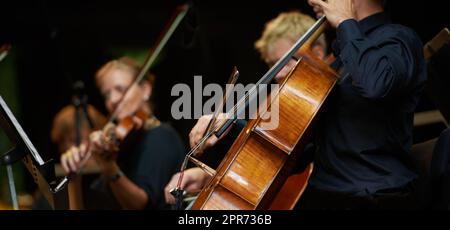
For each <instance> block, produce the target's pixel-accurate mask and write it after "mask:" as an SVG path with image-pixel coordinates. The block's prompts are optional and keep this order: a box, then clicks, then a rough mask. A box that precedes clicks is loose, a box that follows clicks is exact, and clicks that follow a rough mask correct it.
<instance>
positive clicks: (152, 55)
mask: <svg viewBox="0 0 450 230" xmlns="http://www.w3.org/2000/svg"><path fill="white" fill-rule="evenodd" d="M189 8H190V5H189V4H184V5H181V6H179V7H178V8H177V10H176V12H175V14H174V16H172V18H171V20H170V21H169V23H168V24H167V26H166V29H165V30H163V33H161V35H160V37H159V39H158V42H157V43H156V45H155V46H154V47H152V49H150V51H152V50H153V52H149V55H148V56H147V58H146V60H145V62H144V65H142V68H141V70H140V71H139V73H138V75H137V77H136V80H134V82H133V84H131V85H130V86H129V87H128V88H127V90H126V91H125V93H124V94H123V96H122V98H121V99H120V101H119V103H118V104H121V103H122V101H123V100H124V98H125V97H126V96H127V95H128V94H129V92H130V91H131V90H130V89H131V88H132V86H134V85H138V84H139V83H140V82H141V81H142V80H143V79H144V77H145V75H146V74H147V72H148V70H149V69H150V67H152V66H153V64H154V62H155V61H156V58H158V56H159V54H160V53H161V51H162V50H163V48H164V47H165V46H166V44H167V42H168V41H169V40H170V38H171V37H172V35H173V33H174V32H175V30H176V29H177V28H178V26H179V25H180V23H181V22H182V21H183V19H184V18H185V16H186V14H187V13H188V11H189ZM118 107H119V106H117V107H116V110H114V111H113V113H112V114H111V117H110V119H109V122H113V121H114V120H115V119H116V116H117V112H118V111H117V108H118Z"/></svg>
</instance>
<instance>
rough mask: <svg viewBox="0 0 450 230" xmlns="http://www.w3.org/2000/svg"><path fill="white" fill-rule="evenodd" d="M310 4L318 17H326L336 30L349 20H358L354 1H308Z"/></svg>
mask: <svg viewBox="0 0 450 230" xmlns="http://www.w3.org/2000/svg"><path fill="white" fill-rule="evenodd" d="M308 2H309V4H310V5H311V6H312V7H313V9H314V12H316V14H317V16H318V17H320V16H322V15H325V16H326V17H327V20H328V22H330V25H331V26H332V27H334V28H337V27H338V26H339V25H340V24H341V23H342V22H343V21H345V20H347V19H356V12H355V8H354V6H353V0H327V1H323V0H308Z"/></svg>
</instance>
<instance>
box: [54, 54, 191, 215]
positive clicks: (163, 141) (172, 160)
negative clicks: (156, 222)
mask: <svg viewBox="0 0 450 230" xmlns="http://www.w3.org/2000/svg"><path fill="white" fill-rule="evenodd" d="M139 70H140V66H139V65H138V64H137V63H136V62H135V61H134V60H132V59H130V58H127V57H124V58H120V59H117V60H112V61H110V62H108V63H106V64H105V65H103V66H102V67H101V68H100V69H99V70H98V71H97V73H96V76H95V79H96V82H97V86H98V87H99V89H100V92H101V94H102V95H103V97H104V100H105V106H106V108H107V110H108V111H109V112H110V113H112V112H113V111H117V112H118V113H117V118H118V120H121V119H123V118H126V117H129V116H133V115H134V114H135V113H136V112H137V111H145V112H146V113H147V114H149V116H148V117H147V118H146V119H144V120H140V119H138V118H137V117H134V116H133V122H135V125H136V127H137V128H135V129H136V130H137V131H134V135H132V134H130V135H129V136H130V137H129V136H127V137H126V141H125V142H124V143H121V145H120V148H119V146H118V145H117V143H116V142H115V141H112V140H111V138H110V136H109V135H108V134H107V133H105V132H104V131H96V132H93V133H92V134H91V135H90V142H91V144H90V148H89V150H88V151H87V152H86V145H81V146H79V147H72V148H71V149H70V150H69V151H68V152H66V153H65V154H64V155H63V156H62V157H61V162H62V165H63V167H64V169H65V170H66V172H67V173H72V172H78V171H79V170H80V169H81V168H82V167H83V165H84V164H85V163H86V161H87V159H89V157H90V156H92V157H94V159H95V160H96V162H97V164H98V165H99V168H100V171H101V175H102V176H101V178H99V180H98V183H97V185H99V186H97V187H99V188H102V189H101V192H103V195H104V197H105V201H104V202H103V203H104V204H105V206H104V207H100V208H101V209H116V208H118V209H134V210H140V209H167V208H169V207H168V206H167V205H166V203H165V202H164V194H163V189H164V185H165V184H166V183H167V182H168V181H169V179H170V177H171V176H172V175H173V174H174V173H175V172H177V171H178V169H179V167H180V165H181V161H182V160H183V157H184V148H183V144H182V142H181V139H180V138H179V136H178V134H177V133H176V131H175V130H174V129H173V128H172V127H171V126H170V125H169V124H166V123H161V122H160V121H159V120H158V119H157V118H156V117H155V116H154V114H153V112H152V107H151V105H150V97H151V93H152V86H153V82H154V76H153V75H151V74H148V76H147V78H146V79H145V80H143V81H142V82H141V83H140V84H139V85H137V86H136V87H135V88H131V89H130V90H131V91H130V92H129V94H127V98H126V99H124V100H126V102H127V103H123V104H119V102H120V101H121V98H122V96H123V94H125V92H126V91H127V89H128V87H129V86H130V85H131V84H132V83H133V81H134V80H135V78H136V76H137V74H138V72H139ZM128 96H129V97H128ZM118 106H120V107H119V108H117V107H118Z"/></svg>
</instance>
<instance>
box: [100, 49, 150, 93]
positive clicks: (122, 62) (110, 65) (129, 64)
mask: <svg viewBox="0 0 450 230" xmlns="http://www.w3.org/2000/svg"><path fill="white" fill-rule="evenodd" d="M111 69H120V70H125V71H128V72H130V73H131V74H132V75H133V77H134V79H136V77H137V75H138V74H139V71H140V70H141V66H140V65H139V64H138V63H137V62H136V61H135V60H133V59H131V58H129V57H126V56H125V57H121V58H119V59H115V60H112V61H109V62H107V63H106V64H104V65H103V66H102V67H101V68H100V69H99V70H98V71H97V73H96V74H95V79H96V81H97V82H99V79H100V78H101V77H102V76H103V75H105V74H106V73H107V72H108V71H110V70H111ZM146 80H147V81H148V82H149V83H150V85H151V86H153V84H154V82H155V75H153V74H152V73H147V75H146Z"/></svg>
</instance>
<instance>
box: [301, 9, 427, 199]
mask: <svg viewBox="0 0 450 230" xmlns="http://www.w3.org/2000/svg"><path fill="white" fill-rule="evenodd" d="M333 49H334V53H335V56H336V57H337V61H336V62H335V63H333V66H334V67H337V68H338V69H341V71H342V73H343V75H342V76H344V77H343V78H341V81H340V82H339V84H337V85H336V86H335V88H334V91H333V94H332V95H330V96H329V101H328V102H327V106H326V108H325V111H323V113H322V115H323V117H322V119H321V122H320V127H319V129H318V132H317V137H316V139H315V141H316V142H315V145H316V147H317V154H316V158H315V167H314V172H313V175H312V176H311V179H310V185H311V186H313V187H315V188H316V189H320V190H325V191H334V192H341V193H346V194H352V195H355V196H371V195H374V194H376V193H377V192H378V191H382V190H386V189H393V188H400V187H404V186H406V185H407V184H408V183H410V182H411V181H412V180H413V179H415V178H416V176H417V175H416V172H415V171H414V170H413V168H412V166H411V161H412V159H411V154H410V151H411V145H412V128H413V115H414V110H415V108H416V105H417V103H418V99H419V96H420V92H421V90H422V88H423V86H424V83H425V80H426V65H425V61H424V58H423V53H422V43H421V41H420V39H419V38H418V36H417V35H416V34H415V33H414V32H413V31H412V30H410V29H408V28H406V27H403V26H400V25H394V24H391V23H390V21H389V19H388V18H387V16H386V15H385V14H384V13H378V14H374V15H372V16H369V17H367V18H365V19H363V20H361V21H359V22H357V21H355V20H353V19H349V20H346V21H344V22H343V23H341V24H340V25H339V27H338V28H337V39H336V41H335V42H334V43H333Z"/></svg>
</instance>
